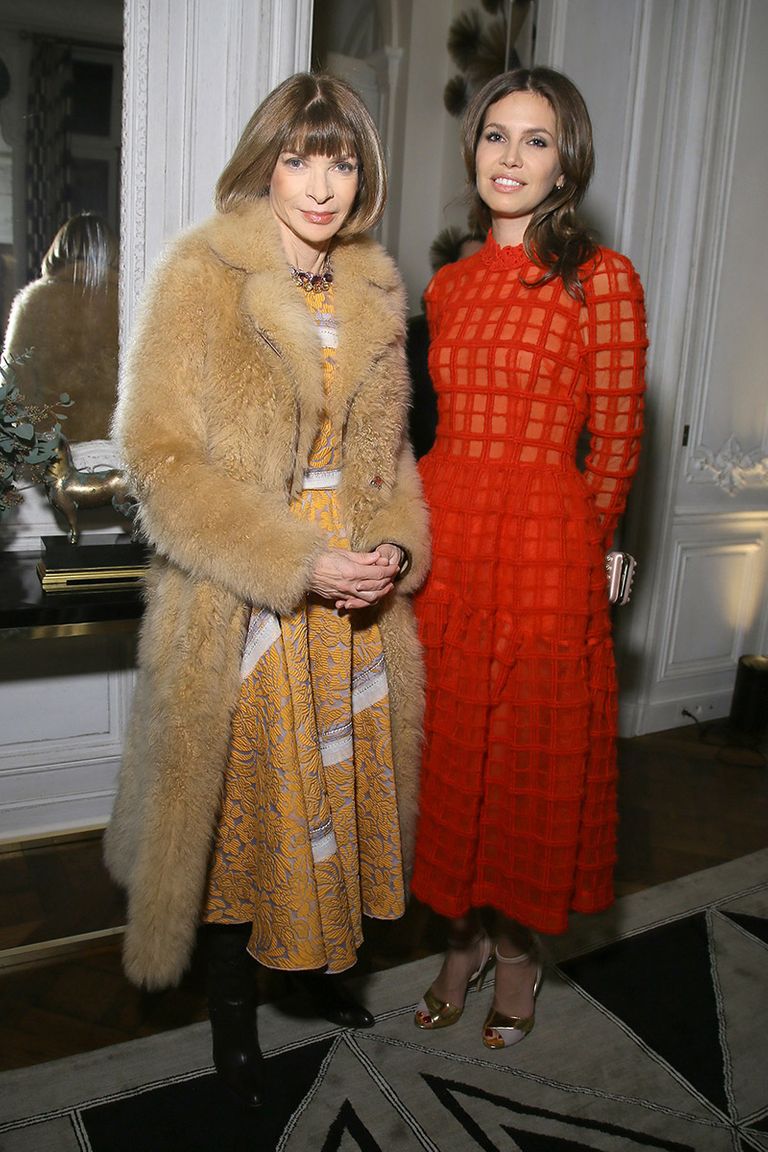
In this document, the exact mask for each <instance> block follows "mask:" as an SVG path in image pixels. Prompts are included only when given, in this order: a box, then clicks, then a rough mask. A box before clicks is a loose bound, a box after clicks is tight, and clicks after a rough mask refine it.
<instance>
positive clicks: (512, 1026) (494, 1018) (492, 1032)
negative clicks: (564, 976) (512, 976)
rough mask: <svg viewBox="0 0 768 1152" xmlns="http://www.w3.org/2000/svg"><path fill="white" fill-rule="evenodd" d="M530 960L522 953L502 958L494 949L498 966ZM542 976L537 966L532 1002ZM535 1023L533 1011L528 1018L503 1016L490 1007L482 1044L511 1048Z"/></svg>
mask: <svg viewBox="0 0 768 1152" xmlns="http://www.w3.org/2000/svg"><path fill="white" fill-rule="evenodd" d="M530 959H531V955H530V953H529V952H522V953H521V954H520V955H519V956H502V955H501V953H500V952H499V950H498V948H497V949H496V960H497V961H498V962H499V963H500V964H523V963H525V961H527V960H530ZM543 974H544V969H543V968H542V966H541V964H539V965H538V967H537V968H536V980H535V983H534V985H533V999H534V1001H535V1000H536V997H537V996H538V994H539V988H540V987H541V978H542V976H543ZM535 1021H536V1015H535V1011H534V1012H532V1013H531V1015H530V1016H505V1015H504V1013H503V1012H499V1011H498V1009H496V1008H494V1007H493V1006H491V1010H490V1012H489V1013H488V1015H487V1016H486V1018H485V1023H484V1024H483V1044H485V1046H486V1048H511V1047H512V1045H513V1044H519V1043H520V1041H521V1040H525V1038H526V1036H527V1035H528V1033H529V1032H532V1031H533V1025H534V1023H535Z"/></svg>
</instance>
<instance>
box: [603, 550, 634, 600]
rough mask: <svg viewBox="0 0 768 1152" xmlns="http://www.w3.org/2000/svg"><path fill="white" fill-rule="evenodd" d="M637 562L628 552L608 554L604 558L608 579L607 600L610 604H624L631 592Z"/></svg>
mask: <svg viewBox="0 0 768 1152" xmlns="http://www.w3.org/2000/svg"><path fill="white" fill-rule="evenodd" d="M636 567H637V561H636V560H635V558H634V556H630V554H629V552H609V553H608V554H607V555H606V557H605V574H606V577H607V579H608V600H609V601H610V603H611V604H626V603H627V601H628V600H629V595H630V592H631V591H632V581H633V580H634V578H635V568H636Z"/></svg>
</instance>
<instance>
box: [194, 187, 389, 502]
mask: <svg viewBox="0 0 768 1152" xmlns="http://www.w3.org/2000/svg"><path fill="white" fill-rule="evenodd" d="M206 227H207V230H208V236H210V243H211V247H212V249H213V251H214V252H215V253H216V255H218V257H219V258H220V259H221V260H222V263H225V264H227V265H229V266H230V267H233V268H235V270H238V271H241V272H243V273H244V274H245V279H244V286H243V308H244V311H245V313H246V314H248V316H250V317H251V319H252V321H253V326H254V329H256V333H257V335H258V336H259V338H260V339H261V340H263V341H264V342H265V343H266V344H267V346H268V348H269V349H271V350H272V353H273V355H275V356H276V357H277V358H279V359H281V361H282V363H283V366H284V369H286V371H287V373H288V376H289V378H290V380H291V385H292V387H294V388H295V391H296V400H297V403H298V410H299V431H298V440H297V446H296V470H295V476H294V484H292V485H291V491H292V494H296V492H297V491H298V487H299V485H301V480H302V477H303V475H304V468H305V464H306V460H307V457H309V453H310V449H311V447H312V444H313V441H314V438H315V435H317V432H318V429H319V425H320V420H321V418H322V415H324V412H325V411H326V410H327V412H328V417H329V419H330V422H332V424H333V426H334V430H335V431H336V432H337V433H341V431H342V430H343V427H344V424H345V419H347V414H348V411H349V406H350V403H351V402H352V399H353V396H355V394H356V392H357V389H358V388H359V385H360V381H362V380H363V379H364V377H365V374H366V373H367V372H368V371H370V369H371V365H372V364H374V363H375V361H377V359H378V358H379V356H380V355H381V354H382V353H383V351H385V349H386V348H387V347H388V346H389V344H391V342H393V340H395V339H397V336H398V333H400V331H401V325H402V319H401V318H402V314H403V309H404V304H405V300H404V293H403V289H402V286H401V281H400V276H398V274H397V272H396V268H395V265H394V263H393V262H391V260H390V258H389V257H388V256H387V255H386V253H385V252H383V250H382V249H381V248H380V247H379V245H378V244H377V243H375V242H374V241H371V240H368V238H367V237H356V238H355V242H353V243H344V242H343V241H340V242H339V243H336V244H335V245H334V248H333V250H332V264H333V271H334V308H335V312H336V319H337V323H339V331H340V334H341V339H340V347H339V350H337V354H336V373H335V381H334V384H335V387H334V391H333V395H332V396H329V397H328V399H327V402H326V396H325V394H324V386H322V367H321V362H320V357H319V355H318V340H319V338H318V332H317V328H315V326H314V323H313V320H312V317H311V316H310V313H309V310H307V308H306V305H305V304H304V302H303V300H302V297H301V295H299V293H298V291H297V289H296V286H295V285H294V282H292V280H291V279H290V275H289V273H288V262H287V259H286V255H284V251H283V248H282V244H281V241H280V233H279V229H277V225H276V222H275V219H274V217H273V214H272V209H271V207H269V205H268V203H267V200H266V199H264V200H257V202H256V203H251V204H245V205H241V206H239V207H237V209H236V210H235V211H233V212H229V213H227V214H223V215H219V217H215V218H214V219H213V220H212V221H211V222H210V223H208V225H207V226H206Z"/></svg>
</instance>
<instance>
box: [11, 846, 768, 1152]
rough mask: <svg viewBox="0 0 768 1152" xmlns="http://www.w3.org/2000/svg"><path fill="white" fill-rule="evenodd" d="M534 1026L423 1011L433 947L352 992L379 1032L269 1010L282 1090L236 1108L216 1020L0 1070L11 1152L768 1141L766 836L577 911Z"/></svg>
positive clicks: (589, 1150) (484, 999) (735, 1148)
mask: <svg viewBox="0 0 768 1152" xmlns="http://www.w3.org/2000/svg"><path fill="white" fill-rule="evenodd" d="M548 947H549V962H548V964H547V969H546V973H545V978H544V983H543V986H542V990H541V993H540V995H539V999H538V1002H537V1013H536V1027H535V1029H534V1031H533V1032H532V1034H531V1035H530V1036H529V1037H528V1038H527V1039H526V1040H525V1042H524V1043H522V1044H520V1045H517V1046H516V1047H515V1048H513V1049H509V1050H507V1051H506V1052H499V1053H493V1052H489V1051H488V1050H487V1049H486V1048H484V1047H483V1045H482V1042H481V1039H480V1036H481V1028H482V1022H483V1018H484V1015H485V1012H486V1010H487V1005H488V1002H489V1000H490V996H491V995H492V990H491V981H490V980H489V981H488V982H487V983H486V986H485V987H484V989H483V990H482V992H481V993H471V994H470V996H469V998H468V1000H467V1007H466V1010H465V1012H464V1015H463V1016H462V1018H461V1020H460V1021H459V1023H458V1024H457V1025H455V1026H454V1027H452V1028H448V1029H445V1030H442V1031H439V1032H436V1033H430V1034H427V1033H424V1032H421V1031H419V1030H418V1029H417V1028H415V1027H414V1025H413V1023H412V1014H413V1008H414V1005H415V1004H416V1002H417V1001H418V999H419V998H420V996H421V995H422V993H423V991H424V988H425V987H426V986H427V985H428V984H429V983H430V981H431V979H432V977H433V976H434V972H435V968H436V961H435V958H429V959H426V960H419V961H416V962H415V963H412V964H407V965H403V966H401V967H399V968H397V969H392V970H390V971H388V972H382V973H377V974H376V975H375V976H372V977H371V978H370V979H369V980H368V981H367V982H366V983H365V984H361V985H359V986H358V991H359V992H360V993H361V995H362V997H363V998H364V999H365V1001H366V1002H367V1003H368V1006H369V1007H370V1008H371V1010H372V1011H373V1012H374V1013H375V1014H376V1026H375V1027H374V1028H372V1029H369V1030H365V1031H359V1032H347V1031H344V1030H339V1029H334V1028H332V1027H330V1026H329V1025H328V1024H326V1023H324V1022H322V1021H317V1020H316V1019H309V1018H306V1017H305V1016H302V1015H301V1014H300V1012H298V1010H297V1009H296V1007H295V1006H294V1005H292V1004H290V1003H288V1002H286V1003H284V1004H273V1005H266V1006H264V1007H262V1008H260V1009H259V1028H260V1038H261V1042H262V1047H263V1048H264V1051H265V1054H266V1055H267V1056H268V1060H267V1074H268V1099H267V1103H266V1104H265V1106H264V1107H263V1108H262V1109H260V1110H259V1111H258V1112H255V1113H247V1112H245V1111H244V1110H240V1109H238V1107H237V1105H236V1104H233V1103H232V1102H230V1099H229V1097H228V1096H227V1095H226V1093H224V1092H222V1090H221V1089H220V1087H219V1084H218V1082H217V1080H216V1077H215V1075H213V1074H212V1071H211V1060H210V1048H209V1032H208V1026H207V1024H195V1025H192V1026H191V1027H189V1028H183V1029H180V1030H179V1031H176V1032H169V1033H164V1034H162V1035H160V1036H153V1037H150V1038H148V1039H145V1040H137V1041H133V1042H132V1043H130V1044H122V1045H118V1046H116V1047H114V1048H108V1049H101V1050H99V1051H98V1052H94V1053H89V1054H87V1055H84V1056H78V1057H75V1058H72V1059H68V1060H62V1061H56V1062H54V1063H50V1064H44V1065H40V1066H38V1067H36V1068H31V1069H20V1070H18V1071H14V1072H8V1073H5V1074H3V1075H2V1076H0V1149H2V1152H182V1150H183V1152H246V1150H248V1152H417V1150H418V1152H425V1150H427V1152H475V1150H479V1152H642V1150H664V1152H755V1150H757V1152H768V850H766V851H763V852H758V853H755V854H754V855H752V856H748V857H744V858H742V859H741V860H736V861H733V862H732V863H730V864H725V865H722V866H721V867H719V868H713V869H709V870H707V871H706V872H699V873H696V874H695V875H694V876H688V877H685V878H684V879H682V880H677V881H673V882H672V883H669V884H664V885H661V886H659V887H658V888H654V889H649V890H647V891H644V892H640V893H637V894H635V895H632V896H627V897H625V898H624V899H623V900H620V901H619V902H618V903H617V904H616V905H615V906H614V908H612V909H611V910H610V911H609V912H607V913H605V914H604V915H602V916H597V917H589V918H585V917H574V918H573V922H572V925H571V929H570V931H569V932H568V934H567V935H566V936H564V937H560V938H558V939H556V940H554V941H550V943H549V945H548Z"/></svg>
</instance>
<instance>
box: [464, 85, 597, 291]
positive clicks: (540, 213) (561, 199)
mask: <svg viewBox="0 0 768 1152" xmlns="http://www.w3.org/2000/svg"><path fill="white" fill-rule="evenodd" d="M512 92H533V93H535V94H536V95H537V96H543V97H544V99H545V100H546V101H548V103H549V105H550V107H551V108H552V110H553V112H554V114H555V123H556V144H557V153H558V158H559V161H560V167H561V169H562V173H563V178H564V182H563V187H562V188H553V189H552V191H551V192H550V194H549V196H547V198H546V199H545V200H544V201H543V202H542V203H541V204H539V206H538V208H536V210H535V211H534V213H533V215H532V217H531V219H530V221H529V223H528V227H527V228H526V230H525V236H524V237H523V244H524V246H525V251H526V253H527V254H528V256H529V258H530V259H531V260H533V261H534V263H536V264H538V265H539V266H540V267H541V268H542V269H543V270H544V271H543V273H542V275H541V276H540V277H539V278H538V279H537V280H535V281H533V282H530V281H529V283H530V284H531V287H535V286H536V285H539V284H546V283H548V282H549V281H550V280H554V279H555V278H556V277H557V276H560V277H561V279H562V281H563V285H564V287H565V290H566V291H567V292H568V293H569V295H571V296H573V297H575V298H576V299H583V298H584V293H583V289H582V287H581V280H580V277H579V268H580V267H581V266H582V265H583V264H585V263H586V262H587V261H588V260H590V259H592V258H593V257H594V256H595V255H596V253H597V245H596V243H595V241H594V240H593V238H592V237H591V236H590V234H589V232H588V231H587V229H586V228H585V227H584V225H583V224H581V223H580V221H579V219H578V216H577V214H576V210H577V208H578V206H579V204H580V203H581V201H582V200H583V199H584V194H585V193H586V191H587V188H588V187H589V182H590V180H591V179H592V173H593V172H594V167H595V152H594V146H593V143H592V122H591V121H590V118H589V112H588V111H587V106H586V104H585V103H584V98H583V96H582V95H581V93H580V92H579V90H578V88H577V87H576V85H575V84H574V83H573V82H572V81H571V80H569V79H568V77H567V76H563V74H562V73H561V72H556V71H555V70H554V69H553V68H516V69H514V70H513V71H512V72H502V73H501V75H499V76H494V78H493V79H492V80H489V81H488V83H487V84H486V85H485V86H484V87H483V88H481V89H480V91H479V92H477V93H476V95H475V96H474V97H473V99H472V101H471V103H470V105H469V107H468V108H467V111H466V112H465V114H464V120H463V125H462V146H463V154H464V163H465V165H466V169H467V177H468V180H469V185H470V196H471V198H472V210H473V211H474V213H475V214H476V215H477V218H478V219H479V220H480V221H481V222H482V224H483V225H484V226H485V227H490V223H491V213H490V210H489V208H488V206H487V204H486V203H485V202H484V201H483V200H482V199H481V197H480V195H479V193H478V191H477V184H476V178H477V168H476V164H475V156H476V153H477V145H478V142H479V140H480V136H481V134H482V131H483V127H484V124H485V117H486V113H487V111H488V109H489V108H490V106H491V105H492V104H496V103H497V102H498V101H499V100H503V99H504V97H505V96H509V95H510V93H512Z"/></svg>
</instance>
